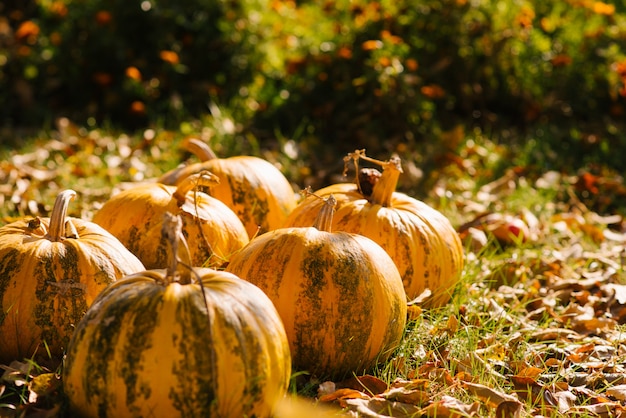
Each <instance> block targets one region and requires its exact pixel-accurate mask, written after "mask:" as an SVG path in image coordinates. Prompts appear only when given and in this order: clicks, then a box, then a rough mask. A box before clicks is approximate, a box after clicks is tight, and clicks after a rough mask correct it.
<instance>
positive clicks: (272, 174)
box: [158, 139, 298, 238]
mask: <svg viewBox="0 0 626 418" xmlns="http://www.w3.org/2000/svg"><path fill="white" fill-rule="evenodd" d="M185 145H186V147H187V148H188V149H189V150H190V151H192V152H193V153H194V154H195V155H196V156H197V157H199V158H200V159H201V162H199V163H194V164H189V165H186V166H182V167H180V168H177V169H174V170H172V171H170V172H168V173H166V174H164V175H163V176H161V177H160V178H159V179H158V182H159V183H163V184H178V183H179V182H180V181H181V180H182V179H184V178H186V177H187V176H189V175H191V174H193V173H197V172H199V171H202V170H208V171H209V172H211V173H212V174H214V175H216V176H217V177H218V178H219V180H220V181H219V184H215V185H212V186H210V187H209V190H208V193H209V194H210V195H211V196H213V197H215V198H216V199H218V200H221V201H222V202H224V203H225V204H226V206H228V207H229V208H231V209H232V210H233V211H234V212H235V213H236V214H237V216H238V217H239V219H240V220H241V222H242V223H243V224H244V226H245V227H246V231H247V232H248V236H249V237H250V238H252V237H254V236H256V235H259V234H263V233H265V232H267V231H271V230H273V229H276V228H279V227H281V226H282V224H283V223H284V222H285V219H286V218H287V216H288V215H289V213H291V211H292V210H293V208H295V207H296V205H297V203H298V201H297V198H296V194H295V193H294V190H293V187H292V186H291V184H290V183H289V181H288V180H287V178H286V177H285V176H284V175H283V174H282V173H281V172H280V170H278V169H277V168H276V167H275V166H274V165H273V164H271V163H270V162H269V161H266V160H264V159H262V158H258V157H254V156H248V155H239V156H234V157H229V158H217V157H216V156H215V154H214V153H213V151H212V150H211V149H210V148H209V147H208V145H207V144H205V143H203V142H201V141H199V140H196V139H190V140H188V141H186V143H185Z"/></svg>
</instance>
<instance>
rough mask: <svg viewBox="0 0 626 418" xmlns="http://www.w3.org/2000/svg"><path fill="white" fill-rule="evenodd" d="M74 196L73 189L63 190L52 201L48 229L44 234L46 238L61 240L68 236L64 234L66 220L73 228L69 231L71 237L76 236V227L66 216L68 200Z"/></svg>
mask: <svg viewBox="0 0 626 418" xmlns="http://www.w3.org/2000/svg"><path fill="white" fill-rule="evenodd" d="M75 197H76V192H75V191H74V190H70V189H68V190H63V191H62V192H61V193H59V194H58V195H57V197H56V200H55V201H54V206H53V207H52V213H51V214H50V229H49V230H48V233H47V234H46V236H45V237H46V239H48V240H50V241H62V240H64V239H65V238H68V237H67V236H66V234H65V232H66V221H67V223H69V224H70V225H71V227H72V229H73V231H71V233H72V236H71V238H78V234H77V233H76V228H74V225H73V224H72V223H71V221H70V220H68V219H66V218H67V207H68V206H69V204H70V201H71V200H72V199H74V198H75Z"/></svg>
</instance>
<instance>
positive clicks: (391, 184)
mask: <svg viewBox="0 0 626 418" xmlns="http://www.w3.org/2000/svg"><path fill="white" fill-rule="evenodd" d="M359 159H363V160H365V161H367V162H370V163H374V164H377V165H379V166H380V167H382V168H383V173H382V175H381V176H380V178H379V179H377V180H376V181H374V183H375V184H374V186H373V190H372V193H371V198H370V201H371V202H372V203H375V204H379V205H381V206H385V207H389V206H391V198H392V196H393V192H395V191H396V187H397V186H398V180H399V179H400V174H401V173H402V165H401V164H400V158H398V157H391V158H390V159H389V160H387V161H381V160H377V159H375V158H370V157H368V156H367V155H365V150H364V149H362V150H356V151H354V152H351V153H349V154H348V155H347V156H346V157H344V158H343V161H344V175H345V174H346V172H347V164H348V162H350V161H353V162H354V167H355V169H356V181H355V183H356V184H357V187H358V188H359V192H360V193H361V194H364V193H363V189H362V188H361V184H360V178H359V174H360V171H359V166H358V160H359ZM366 174H367V173H366ZM370 174H371V173H370Z"/></svg>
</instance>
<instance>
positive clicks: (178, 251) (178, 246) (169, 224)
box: [161, 212, 192, 284]
mask: <svg viewBox="0 0 626 418" xmlns="http://www.w3.org/2000/svg"><path fill="white" fill-rule="evenodd" d="M161 231H162V234H163V235H164V236H165V238H166V239H167V241H168V242H169V243H170V247H171V249H172V258H171V260H170V265H169V266H168V268H167V274H166V275H165V276H166V281H169V282H179V283H181V284H190V283H191V270H192V269H191V255H190V252H189V246H188V245H187V240H186V239H185V235H184V234H183V220H182V219H181V217H180V216H178V215H173V214H171V213H169V212H166V213H165V215H164V216H163V227H162V229H161ZM179 267H181V268H179Z"/></svg>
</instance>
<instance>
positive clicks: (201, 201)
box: [93, 173, 249, 269]
mask: <svg viewBox="0 0 626 418" xmlns="http://www.w3.org/2000/svg"><path fill="white" fill-rule="evenodd" d="M214 181H217V180H216V177H215V176H212V175H211V174H209V173H199V174H195V175H192V176H189V177H187V178H185V179H184V181H181V183H180V184H179V185H178V186H167V185H164V184H160V183H153V184H141V185H138V186H136V187H133V188H130V189H126V190H124V191H122V192H119V193H118V194H116V195H115V196H113V197H112V198H111V199H109V200H108V201H107V202H106V203H105V204H104V205H103V206H102V207H101V208H100V209H99V210H98V211H97V212H96V213H95V215H94V217H93V221H94V222H95V223H97V224H99V225H100V226H102V227H103V228H105V229H106V230H107V231H109V232H110V233H112V234H113V235H115V236H116V237H117V238H118V239H119V240H120V241H121V242H122V244H124V245H125V246H126V247H127V248H128V249H129V250H130V251H131V252H132V253H133V254H135V255H136V256H137V257H138V258H139V259H140V260H141V261H142V262H143V264H144V266H145V267H146V269H154V268H164V267H166V265H167V260H169V258H170V257H169V251H170V247H169V244H168V242H167V240H166V239H165V237H164V236H163V235H162V233H161V231H162V226H163V214H165V213H166V212H171V213H176V214H180V215H181V217H182V219H183V222H184V228H183V230H184V233H185V235H186V237H187V242H188V244H189V247H190V251H191V261H192V265H194V266H205V267H214V268H217V267H220V266H221V265H223V264H224V263H226V262H227V261H228V259H229V257H230V256H231V254H233V253H235V252H236V251H238V250H239V249H241V248H242V247H243V246H244V245H246V244H247V243H248V241H249V238H248V234H247V232H246V229H245V227H244V226H243V224H242V223H241V221H240V220H239V218H238V217H237V215H235V213H233V211H232V210H230V209H229V208H228V207H227V206H226V205H225V204H224V203H222V202H220V201H219V200H217V199H215V198H213V197H211V196H209V195H207V194H206V193H203V192H194V191H193V190H192V189H193V188H194V187H195V186H196V185H197V184H212V183H213V182H214Z"/></svg>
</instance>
